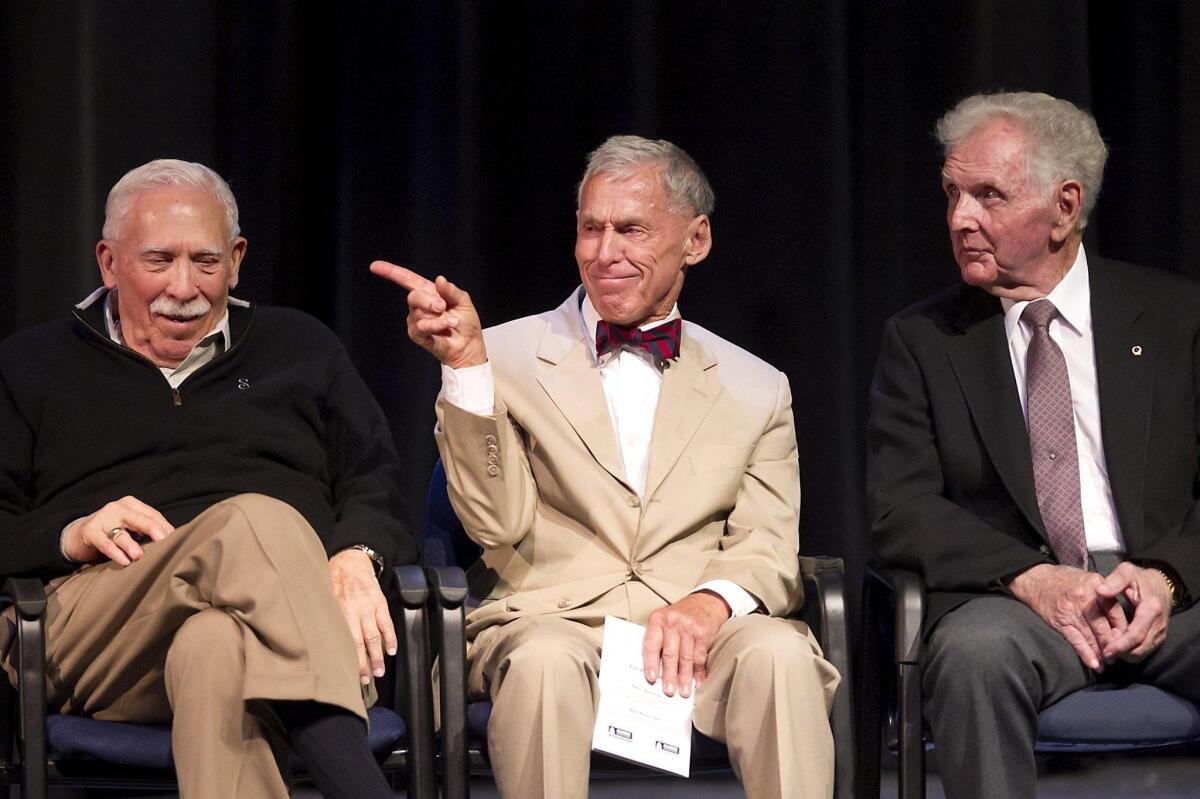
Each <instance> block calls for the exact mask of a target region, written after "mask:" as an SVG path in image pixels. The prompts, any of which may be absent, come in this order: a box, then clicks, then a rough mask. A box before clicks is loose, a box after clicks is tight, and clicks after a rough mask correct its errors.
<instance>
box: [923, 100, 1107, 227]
mask: <svg viewBox="0 0 1200 799" xmlns="http://www.w3.org/2000/svg"><path fill="white" fill-rule="evenodd" d="M999 119H1007V120H1011V121H1012V122H1014V123H1015V124H1016V125H1017V126H1018V127H1020V128H1021V130H1022V131H1024V133H1025V135H1026V137H1027V138H1028V145H1027V146H1026V148H1025V158H1026V163H1025V174H1026V176H1027V177H1028V178H1029V179H1030V180H1031V181H1033V183H1034V185H1035V186H1037V187H1038V189H1039V190H1041V191H1043V192H1045V193H1047V194H1050V193H1052V192H1053V191H1054V188H1055V186H1056V185H1057V184H1058V183H1059V182H1060V181H1063V180H1077V181H1079V184H1080V185H1081V186H1083V209H1082V211H1081V212H1080V214H1079V221H1078V223H1077V224H1076V229H1077V230H1083V229H1084V228H1085V227H1087V222H1088V215H1089V214H1090V213H1091V212H1092V209H1093V208H1095V207H1096V200H1097V199H1098V198H1099V197H1100V184H1101V182H1102V181H1103V180H1104V162H1105V161H1107V160H1108V146H1107V145H1105V143H1104V140H1103V139H1102V138H1100V129H1099V128H1098V127H1097V126H1096V119H1095V117H1093V116H1092V115H1091V114H1089V113H1088V112H1087V111H1084V110H1082V109H1081V108H1079V107H1077V106H1076V105H1075V104H1074V103H1072V102H1070V101H1068V100H1060V99H1058V98H1057V97H1051V96H1050V95H1048V94H1042V93H1040V92H998V93H995V94H976V95H972V96H971V97H967V98H966V99H964V100H962V101H960V102H959V103H958V105H956V106H954V108H952V109H950V110H949V111H947V112H946V114H945V116H943V117H942V118H941V119H939V120H938V121H937V127H936V128H935V133H936V135H937V139H938V141H939V142H940V143H941V145H942V151H943V154H944V155H949V154H950V151H951V150H953V149H954V148H955V147H957V146H958V145H960V144H962V142H963V141H964V140H965V139H966V138H967V137H968V136H970V135H971V134H972V133H974V132H975V131H977V130H979V129H980V128H981V127H983V126H984V125H986V124H988V123H990V122H994V121H996V120H999Z"/></svg>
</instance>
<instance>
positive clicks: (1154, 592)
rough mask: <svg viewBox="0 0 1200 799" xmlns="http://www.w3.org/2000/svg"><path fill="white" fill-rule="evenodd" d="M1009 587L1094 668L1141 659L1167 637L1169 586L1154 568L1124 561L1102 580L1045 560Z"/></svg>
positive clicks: (1099, 577) (1169, 605)
mask: <svg viewBox="0 0 1200 799" xmlns="http://www.w3.org/2000/svg"><path fill="white" fill-rule="evenodd" d="M1009 588H1010V589H1011V590H1012V592H1013V595H1014V596H1016V597H1017V599H1019V600H1021V601H1022V602H1024V603H1025V604H1026V605H1028V606H1029V607H1030V608H1031V609H1033V611H1034V612H1036V613H1037V614H1038V615H1039V616H1041V617H1042V619H1043V620H1045V622H1046V623H1047V624H1049V625H1050V626H1051V627H1053V628H1054V629H1055V630H1057V631H1058V632H1059V633H1060V634H1061V635H1062V636H1063V638H1065V639H1066V640H1067V642H1068V643H1069V644H1071V646H1072V647H1073V648H1074V649H1075V652H1076V653H1077V654H1078V655H1079V658H1080V660H1082V661H1083V662H1084V664H1085V665H1087V667H1088V668H1090V669H1092V670H1093V671H1096V672H1102V671H1104V667H1105V666H1106V665H1109V664H1111V663H1113V662H1114V661H1116V660H1117V659H1121V660H1126V661H1138V660H1141V659H1143V658H1144V657H1146V656H1147V655H1148V654H1150V653H1151V652H1153V651H1154V650H1155V649H1156V648H1157V647H1158V646H1160V645H1161V644H1162V642H1163V641H1164V640H1166V636H1167V622H1168V619H1169V616H1170V610H1171V603H1170V590H1169V589H1168V587H1167V584H1166V581H1165V580H1164V579H1163V578H1162V575H1161V574H1159V573H1158V572H1157V571H1154V570H1152V569H1143V568H1141V567H1138V566H1135V565H1133V564H1132V563H1129V562H1125V563H1122V564H1120V565H1119V566H1117V568H1116V569H1114V570H1113V571H1112V573H1111V574H1109V575H1108V577H1104V578H1102V577H1101V576H1100V575H1099V574H1096V573H1095V572H1087V571H1083V570H1082V569H1075V568H1071V567H1069V566H1055V565H1051V564H1047V563H1043V564H1039V565H1037V566H1034V567H1032V568H1030V569H1027V570H1026V571H1024V572H1022V573H1021V574H1019V575H1017V576H1016V577H1015V578H1013V580H1012V582H1011V583H1010V584H1009ZM1120 596H1124V597H1125V598H1126V600H1127V601H1128V602H1129V605H1130V607H1132V608H1133V618H1132V619H1126V617H1125V611H1124V609H1123V608H1122V607H1121V605H1120V604H1119V602H1118V601H1117V598H1118V597H1120Z"/></svg>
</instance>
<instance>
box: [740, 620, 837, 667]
mask: <svg viewBox="0 0 1200 799" xmlns="http://www.w3.org/2000/svg"><path fill="white" fill-rule="evenodd" d="M726 623H727V624H729V623H731V622H726ZM732 623H735V624H739V627H738V629H737V630H736V631H734V632H733V634H732V635H731V636H730V639H729V643H728V644H727V645H726V648H727V649H728V651H729V654H724V653H723V654H724V656H725V657H728V656H729V655H733V656H734V657H735V658H736V660H737V666H738V670H739V671H742V670H745V669H748V670H749V672H750V673H751V674H769V673H772V672H784V673H787V674H803V673H806V672H808V671H812V670H814V669H816V668H818V667H821V666H828V663H827V662H826V661H825V660H824V658H822V657H821V656H820V654H819V653H818V652H817V650H816V649H814V647H813V644H812V643H811V642H810V641H809V639H808V638H807V637H805V636H804V635H802V634H801V633H800V632H799V631H797V630H795V629H793V628H792V627H791V626H790V625H788V624H787V623H786V622H783V621H781V620H779V619H772V618H768V617H765V616H745V617H742V618H740V619H737V620H735V621H734V622H732ZM830 668H832V667H830Z"/></svg>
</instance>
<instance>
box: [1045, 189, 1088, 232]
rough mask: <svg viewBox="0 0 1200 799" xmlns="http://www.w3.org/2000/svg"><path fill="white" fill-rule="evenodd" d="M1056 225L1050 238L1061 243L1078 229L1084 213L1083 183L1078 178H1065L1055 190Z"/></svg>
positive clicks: (1051, 230)
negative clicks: (1080, 218)
mask: <svg viewBox="0 0 1200 799" xmlns="http://www.w3.org/2000/svg"><path fill="white" fill-rule="evenodd" d="M1054 212H1055V219H1054V226H1053V227H1052V228H1051V229H1050V238H1051V239H1052V240H1053V241H1054V242H1055V243H1056V244H1061V243H1063V242H1064V241H1066V240H1067V239H1069V238H1070V237H1071V236H1073V235H1075V234H1076V233H1077V232H1078V230H1077V228H1078V225H1079V217H1080V215H1082V214H1083V185H1082V184H1080V182H1079V181H1077V180H1064V181H1063V182H1061V183H1059V184H1058V188H1056V189H1055V190H1054Z"/></svg>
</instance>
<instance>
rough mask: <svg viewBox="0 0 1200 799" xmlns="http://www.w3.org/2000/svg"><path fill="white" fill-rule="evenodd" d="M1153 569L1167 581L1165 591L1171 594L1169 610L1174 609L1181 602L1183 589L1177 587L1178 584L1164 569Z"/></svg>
mask: <svg viewBox="0 0 1200 799" xmlns="http://www.w3.org/2000/svg"><path fill="white" fill-rule="evenodd" d="M1154 571H1156V572H1158V573H1159V574H1161V575H1162V578H1163V580H1164V581H1166V583H1167V591H1169V592H1170V594H1171V610H1175V609H1176V608H1178V607H1179V605H1180V603H1182V602H1183V591H1182V590H1181V589H1180V588H1179V584H1178V583H1177V582H1175V581H1174V580H1173V579H1171V575H1169V574H1167V572H1166V571H1165V570H1164V569H1159V568H1155V569H1154Z"/></svg>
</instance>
